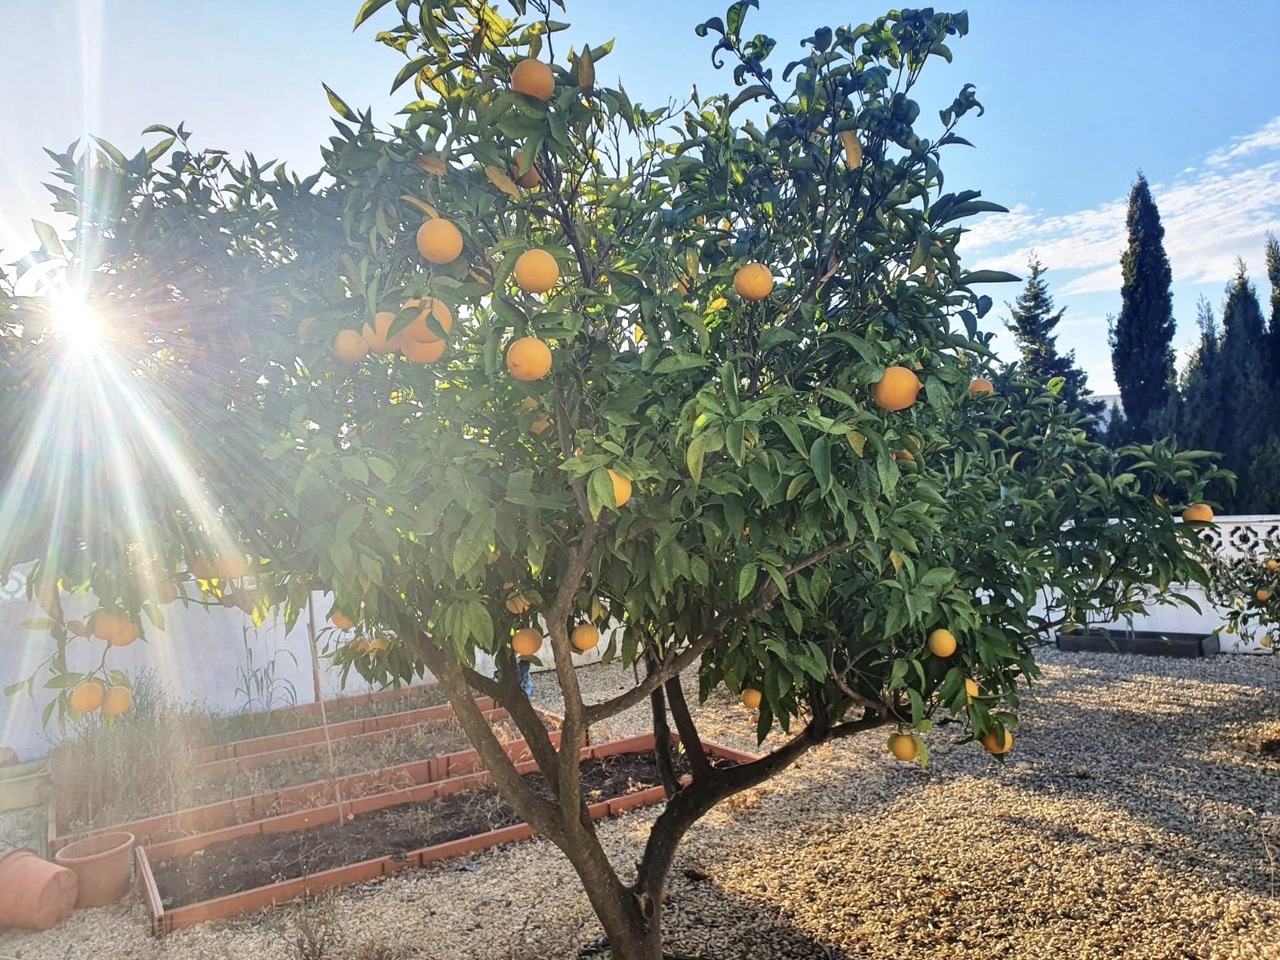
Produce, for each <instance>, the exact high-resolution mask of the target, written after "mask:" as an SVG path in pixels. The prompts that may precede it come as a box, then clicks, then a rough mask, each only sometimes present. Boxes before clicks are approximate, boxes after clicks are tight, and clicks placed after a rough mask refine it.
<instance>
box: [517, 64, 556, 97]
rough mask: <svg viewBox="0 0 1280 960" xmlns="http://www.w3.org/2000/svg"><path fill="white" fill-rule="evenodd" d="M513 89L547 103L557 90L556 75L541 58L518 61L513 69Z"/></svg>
mask: <svg viewBox="0 0 1280 960" xmlns="http://www.w3.org/2000/svg"><path fill="white" fill-rule="evenodd" d="M511 89H512V90H514V91H515V92H516V93H523V94H525V95H526V96H530V97H535V98H537V99H538V100H541V101H542V102H543V103H546V102H547V101H548V100H550V99H551V95H552V94H553V93H555V92H556V77H555V74H554V73H552V72H551V68H550V67H549V66H547V65H546V64H545V63H543V62H542V61H541V60H535V59H534V58H533V57H529V58H528V59H527V60H521V61H520V62H519V63H517V64H516V68H515V69H514V70H512V71H511Z"/></svg>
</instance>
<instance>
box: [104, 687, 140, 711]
mask: <svg viewBox="0 0 1280 960" xmlns="http://www.w3.org/2000/svg"><path fill="white" fill-rule="evenodd" d="M131 706H133V693H132V692H131V691H130V690H129V688H128V687H111V688H110V689H109V690H108V691H107V692H106V694H105V695H104V696H103V698H102V715H103V716H104V717H118V716H120V715H121V714H123V713H124V712H125V711H126V710H128V709H129V708H130V707H131Z"/></svg>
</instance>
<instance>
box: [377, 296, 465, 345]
mask: <svg viewBox="0 0 1280 960" xmlns="http://www.w3.org/2000/svg"><path fill="white" fill-rule="evenodd" d="M415 307H421V308H422V309H421V310H420V311H419V313H418V315H417V316H416V317H414V318H413V319H412V320H411V321H409V325H408V326H407V327H405V328H404V329H403V330H401V331H400V333H399V334H398V335H397V337H396V342H395V343H394V344H392V347H393V348H394V347H400V348H401V349H403V348H404V345H405V343H406V342H416V343H435V342H436V341H437V340H439V339H440V338H439V337H438V336H436V332H435V331H434V330H432V329H431V326H430V325H429V324H428V323H427V315H428V314H430V315H431V318H432V319H433V320H435V322H436V323H438V324H439V325H440V329H441V330H443V331H444V332H445V333H449V332H451V331H452V330H453V314H452V313H451V312H450V310H449V308H448V307H447V306H445V305H444V304H443V303H441V302H440V301H439V300H436V299H435V298H433V297H427V299H426V301H425V302H424V301H422V300H406V301H405V304H404V309H406V310H412V309H414V308H415Z"/></svg>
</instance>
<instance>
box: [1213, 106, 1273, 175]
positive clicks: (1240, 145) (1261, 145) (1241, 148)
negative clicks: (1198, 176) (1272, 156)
mask: <svg viewBox="0 0 1280 960" xmlns="http://www.w3.org/2000/svg"><path fill="white" fill-rule="evenodd" d="M1257 150H1280V117H1274V118H1273V119H1272V120H1271V122H1270V123H1268V124H1267V125H1266V126H1265V127H1263V128H1262V129H1261V130H1255V131H1254V132H1253V133H1251V134H1249V135H1247V136H1243V137H1232V138H1231V146H1229V147H1223V148H1221V149H1218V150H1215V151H1213V153H1211V154H1209V156H1208V158H1207V162H1208V163H1209V164H1211V165H1212V166H1215V167H1216V166H1222V165H1223V164H1225V163H1227V162H1229V161H1231V160H1234V159H1236V158H1237V157H1244V156H1248V155H1249V154H1251V153H1253V152H1255V151H1257Z"/></svg>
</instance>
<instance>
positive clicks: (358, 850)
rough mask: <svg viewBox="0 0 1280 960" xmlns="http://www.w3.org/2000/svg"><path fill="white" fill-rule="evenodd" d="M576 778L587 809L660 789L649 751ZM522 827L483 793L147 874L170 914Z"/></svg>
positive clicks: (224, 850)
mask: <svg viewBox="0 0 1280 960" xmlns="http://www.w3.org/2000/svg"><path fill="white" fill-rule="evenodd" d="M582 776H583V790H584V794H585V796H586V798H587V800H588V801H589V802H594V801H596V800H604V799H607V798H611V797H620V796H625V795H626V794H630V793H636V792H639V791H641V790H644V789H647V788H648V787H651V786H655V785H656V784H659V783H661V778H660V777H659V774H658V769H657V762H656V758H655V755H654V753H653V751H648V752H646V753H630V754H619V755H616V756H612V757H606V758H605V759H603V760H588V761H586V762H585V763H583V764H582ZM527 779H528V781H529V782H530V783H532V784H533V785H534V789H536V790H537V791H538V792H539V793H540V794H543V795H544V796H549V795H550V791H549V787H548V786H547V783H546V781H545V780H544V779H543V777H542V775H541V774H529V775H528V777H527ZM520 822H521V819H520V817H519V816H518V815H517V814H516V813H515V811H513V810H512V809H511V808H510V807H508V806H507V804H506V803H505V802H503V800H502V798H501V796H500V795H499V794H498V791H497V790H496V789H495V788H493V787H488V788H484V789H480V790H468V791H465V792H463V793H457V794H453V795H451V796H448V797H443V798H441V799H439V800H432V801H428V802H426V803H410V804H402V805H400V806H396V807H388V808H387V809H385V810H377V811H374V812H373V813H367V814H363V815H361V816H358V817H356V818H354V819H351V820H347V821H345V822H343V823H335V824H327V825H325V826H322V827H317V828H316V829H314V830H306V831H302V832H299V833H280V834H270V835H266V836H262V835H259V836H252V837H244V838H242V839H239V840H233V841H231V842H229V843H224V844H219V845H217V846H214V847H209V848H207V849H205V850H202V851H199V852H198V853H195V854H192V855H191V856H189V857H180V858H175V859H173V860H168V861H164V862H161V863H156V864H153V865H152V870H153V872H154V874H155V878H156V885H157V887H158V888H159V890H160V896H161V899H162V900H163V902H164V905H165V907H166V908H170V909H171V908H174V907H181V906H186V905H188V904H191V903H197V902H199V901H201V900H211V899H213V898H214V897H221V896H226V895H227V894H230V893H237V892H239V891H241V890H251V889H253V888H255V887H261V886H265V885H267V884H270V883H278V882H280V881H282V880H290V879H293V878H294V877H301V876H306V875H307V874H312V873H319V872H320V871H322V870H329V869H332V868H333V867H341V866H345V865H347V864H351V863H359V862H360V861H362V860H369V859H371V858H374V857H380V856H387V855H392V856H399V855H403V854H406V853H410V852H411V851H414V850H420V849H422V848H423V847H430V846H434V845H435V844H438V843H447V842H448V841H450V840H458V839H461V838H462V837H469V836H473V835H475V834H478V833H487V832H488V831H490V830H497V829H499V828H501V827H508V826H511V825H513V824H517V823H520Z"/></svg>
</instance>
